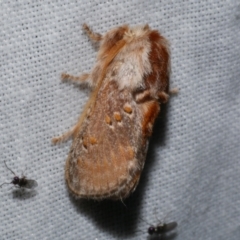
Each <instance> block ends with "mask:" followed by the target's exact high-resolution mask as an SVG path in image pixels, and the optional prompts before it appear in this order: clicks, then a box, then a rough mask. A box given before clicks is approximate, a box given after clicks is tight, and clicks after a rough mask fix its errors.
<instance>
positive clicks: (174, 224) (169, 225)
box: [164, 222, 178, 232]
mask: <svg viewBox="0 0 240 240" xmlns="http://www.w3.org/2000/svg"><path fill="white" fill-rule="evenodd" d="M177 225H178V224H177V222H170V223H166V224H165V226H164V230H165V232H170V231H172V230H173V229H175V228H176V227H177Z"/></svg>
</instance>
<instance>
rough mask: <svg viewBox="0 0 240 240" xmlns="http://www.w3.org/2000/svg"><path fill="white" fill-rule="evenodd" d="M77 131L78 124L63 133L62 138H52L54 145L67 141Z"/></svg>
mask: <svg viewBox="0 0 240 240" xmlns="http://www.w3.org/2000/svg"><path fill="white" fill-rule="evenodd" d="M76 129H77V124H76V125H75V126H74V127H72V128H71V129H70V130H69V131H67V132H65V133H63V134H62V135H61V136H59V137H54V138H52V143H53V144H57V143H61V142H65V141H67V140H68V139H69V138H70V137H72V136H73V135H74V133H75V130H76Z"/></svg>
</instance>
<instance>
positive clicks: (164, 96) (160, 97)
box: [158, 91, 169, 103]
mask: <svg viewBox="0 0 240 240" xmlns="http://www.w3.org/2000/svg"><path fill="white" fill-rule="evenodd" d="M168 99H169V95H168V94H167V93H165V92H163V91H162V92H159V93H158V100H159V101H160V102H161V103H166V102H167V101H168Z"/></svg>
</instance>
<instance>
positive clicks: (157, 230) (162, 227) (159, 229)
mask: <svg viewBox="0 0 240 240" xmlns="http://www.w3.org/2000/svg"><path fill="white" fill-rule="evenodd" d="M177 225H178V224H177V222H170V223H159V224H158V225H156V226H150V227H149V228H148V234H149V235H153V234H157V235H160V234H165V233H167V232H170V231H172V230H173V229H175V228H176V227H177Z"/></svg>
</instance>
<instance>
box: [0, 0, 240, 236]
mask: <svg viewBox="0 0 240 240" xmlns="http://www.w3.org/2000/svg"><path fill="white" fill-rule="evenodd" d="M0 16H1V28H0V29H1V30H0V31H1V32H0V42H1V44H0V49H1V56H0V81H1V88H0V131H1V138H0V151H1V161H0V173H1V178H0V180H1V182H6V181H7V182H9V181H10V180H11V178H12V177H13V176H12V174H11V172H9V171H8V170H7V169H6V168H5V166H4V162H3V161H6V162H7V164H8V166H9V167H11V168H12V169H13V170H14V171H15V172H16V173H19V175H21V171H22V170H24V169H25V167H27V169H26V171H25V174H26V175H27V177H29V178H32V179H35V180H36V181H37V182H38V185H39V186H38V188H37V189H36V191H35V192H34V191H33V192H31V193H21V192H19V191H17V190H15V189H14V188H13V189H10V187H9V186H8V185H4V186H3V187H2V189H0V195H1V196H0V222H1V224H0V239H4V240H5V239H7V240H9V239H21V240H25V239H31V240H33V239H58V240H61V239H63V240H65V239H104V240H105V239H146V238H147V233H146V231H147V228H148V224H147V223H146V222H150V223H152V224H157V222H158V220H157V218H159V219H160V220H164V218H165V216H166V218H165V220H166V221H167V222H168V221H177V222H178V224H179V226H178V228H177V235H176V236H175V238H174V239H177V240H193V239H197V240H201V239H202V240H206V239H211V240H226V239H231V240H235V239H236V240H239V239H240V225H239V216H240V203H239V199H240V191H239V183H240V173H239V171H240V165H239V159H240V147H239V140H240V139H239V136H240V123H239V117H240V97H239V94H240V70H239V69H240V68H239V66H240V4H239V1H237V0H235V1H234V0H232V1H224V0H220V1H217V0H212V1H210V0H209V1H182V0H177V1H168V0H164V1H116V0H114V1H113V0H110V1H65V0H62V1H46V0H41V1H40V0H36V1H10V0H5V1H1V2H0ZM84 22H86V23H88V24H89V26H91V27H92V29H93V30H94V31H97V32H100V33H104V32H106V31H107V30H109V29H110V28H112V27H114V26H117V25H121V24H124V23H128V24H131V25H136V24H145V23H148V24H149V25H150V26H151V27H152V28H154V29H158V30H159V31H160V32H161V33H162V34H163V35H164V36H165V37H166V38H167V39H168V40H169V41H170V43H171V53H172V58H171V59H172V75H171V86H172V87H178V88H179V89H180V93H179V94H178V96H176V97H173V98H172V99H171V101H170V102H169V104H168V107H167V111H166V114H165V117H164V116H163V115H160V117H159V121H158V122H157V124H156V127H155V129H154V130H155V131H154V136H153V138H152V141H151V143H150V148H149V152H148V156H147V161H146V164H145V169H144V172H143V175H142V177H141V181H140V184H139V186H138V188H137V190H136V192H135V193H134V194H133V195H132V196H131V197H130V198H129V199H128V200H126V201H125V205H126V206H124V205H123V204H122V203H121V202H120V203H116V202H103V203H99V202H92V201H89V202H86V201H76V200H73V199H72V198H71V197H70V196H69V195H68V191H67V188H66V186H65V183H64V165H65V160H66V157H67V154H68V151H69V146H70V144H71V141H69V142H67V143H63V144H61V145H60V146H52V145H51V142H50V140H51V138H52V137H53V136H56V135H59V134H61V133H63V132H65V131H67V130H68V129H69V128H70V127H71V126H73V125H74V123H75V122H76V121H77V119H78V117H79V114H80V113H81V110H82V109H83V106H84V104H85V102H86V100H87V95H88V92H87V91H82V90H79V88H77V87H75V86H73V85H71V84H67V83H61V81H60V74H61V73H62V72H68V73H70V74H75V75H77V74H80V73H81V72H87V71H89V70H90V69H91V67H92V66H93V63H94V60H95V55H96V53H95V49H94V47H93V45H92V44H91V42H90V40H89V39H88V38H87V36H86V35H85V34H84V33H83V31H82V28H81V25H82V23H84Z"/></svg>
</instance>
